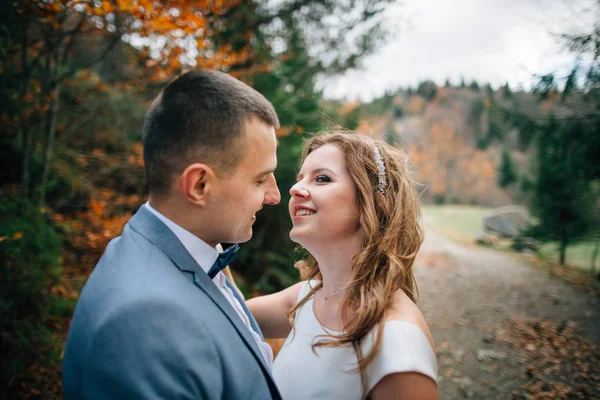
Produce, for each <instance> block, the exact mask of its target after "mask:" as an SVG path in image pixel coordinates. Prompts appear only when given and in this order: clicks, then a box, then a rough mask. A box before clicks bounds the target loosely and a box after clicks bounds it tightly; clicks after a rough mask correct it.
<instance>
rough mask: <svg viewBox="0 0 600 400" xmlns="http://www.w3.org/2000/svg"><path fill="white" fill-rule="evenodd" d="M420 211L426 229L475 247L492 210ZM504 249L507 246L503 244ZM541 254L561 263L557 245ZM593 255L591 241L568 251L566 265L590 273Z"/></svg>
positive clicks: (462, 207)
mask: <svg viewBox="0 0 600 400" xmlns="http://www.w3.org/2000/svg"><path fill="white" fill-rule="evenodd" d="M421 210H422V212H423V221H424V224H425V228H426V229H431V230H433V231H435V232H438V233H441V234H442V235H444V236H446V237H449V238H451V239H453V240H456V241H458V242H461V243H467V244H472V243H474V241H475V237H476V235H477V233H478V232H481V231H483V218H484V217H485V216H486V214H487V213H488V212H489V211H490V210H492V209H491V208H487V207H478V206H467V205H443V206H434V205H424V206H422V208H421ZM501 247H502V248H504V247H506V246H505V245H504V243H501ZM539 251H540V254H541V255H542V257H543V258H544V259H546V260H550V261H551V262H553V263H556V262H558V245H557V243H546V244H542V245H541V246H540V248H539ZM593 251H594V243H593V242H591V241H590V242H582V243H579V244H576V245H573V246H570V247H569V248H568V249H567V264H568V265H572V266H575V267H577V268H579V269H581V270H586V271H589V270H590V265H591V259H592V252H593ZM598 264H600V260H598ZM597 267H600V265H598V266H597Z"/></svg>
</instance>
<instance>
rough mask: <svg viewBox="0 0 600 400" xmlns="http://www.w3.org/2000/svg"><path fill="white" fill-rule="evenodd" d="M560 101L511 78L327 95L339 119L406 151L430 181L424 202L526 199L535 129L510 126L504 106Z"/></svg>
mask: <svg viewBox="0 0 600 400" xmlns="http://www.w3.org/2000/svg"><path fill="white" fill-rule="evenodd" d="M557 104H558V102H557V101H555V100H553V99H546V100H545V101H543V102H540V101H539V100H538V98H537V96H536V95H535V94H533V93H531V92H524V91H512V90H511V89H510V87H508V85H506V86H503V87H501V88H498V89H492V88H491V87H490V86H489V85H485V86H481V87H480V86H479V85H478V84H477V83H476V82H474V83H472V84H471V85H469V86H466V85H465V86H463V87H452V86H449V85H446V86H436V85H435V84H434V83H433V82H431V81H425V82H422V83H421V84H419V85H418V87H417V88H416V89H399V90H397V91H396V92H394V93H387V94H385V95H384V96H382V97H380V98H377V99H375V100H373V101H372V102H370V103H365V104H360V103H352V104H342V103H340V102H335V101H330V102H326V103H324V104H323V108H324V109H325V110H326V111H327V112H328V113H329V114H331V115H334V116H335V117H334V118H336V117H337V122H339V123H340V124H341V125H345V126H346V127H348V128H350V129H354V130H358V131H360V132H363V133H370V134H372V135H374V136H376V137H379V138H381V139H384V140H386V141H388V142H389V143H393V144H396V145H398V146H402V147H403V148H404V149H405V150H406V151H408V152H409V153H410V154H411V161H412V163H413V166H414V168H415V175H416V178H417V180H418V181H419V182H421V183H423V184H424V185H425V186H426V189H425V191H424V193H423V200H424V201H425V202H431V203H462V204H479V205H486V206H501V205H506V204H513V203H521V204H523V203H526V202H527V200H528V197H529V195H528V191H527V189H528V186H529V182H530V178H529V176H530V171H531V168H532V165H531V162H532V155H533V146H530V145H529V144H530V141H531V137H532V132H529V131H528V130H527V129H522V130H521V131H519V130H517V129H515V128H513V127H512V126H511V124H510V122H508V121H507V118H506V114H507V111H508V112H509V113H510V112H512V111H517V112H519V113H523V114H525V115H527V116H529V117H533V118H539V117H541V116H542V115H544V114H545V113H547V112H548V111H550V110H554V111H556V109H557V107H558V106H557ZM507 164H509V165H507ZM511 172H512V173H511ZM501 183H502V185H504V186H503V187H502V186H501Z"/></svg>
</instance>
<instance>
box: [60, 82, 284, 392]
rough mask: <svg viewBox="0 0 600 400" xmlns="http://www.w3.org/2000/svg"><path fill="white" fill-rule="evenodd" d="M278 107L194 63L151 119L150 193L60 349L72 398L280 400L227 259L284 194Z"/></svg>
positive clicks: (107, 256)
mask: <svg viewBox="0 0 600 400" xmlns="http://www.w3.org/2000/svg"><path fill="white" fill-rule="evenodd" d="M278 127H279V121H278V118H277V114H276V113H275V110H274V109H273V106H272V105H271V103H269V102H268V101H267V100H266V99H265V98H264V97H263V96H262V95H261V94H259V93H258V92H256V91H255V90H253V89H252V88H250V87H249V86H247V85H245V84H243V83H242V82H240V81H238V80H236V79H234V78H232V77H230V76H229V75H226V74H224V73H220V72H215V71H203V70H197V71H192V72H188V73H186V74H184V75H182V76H180V77H179V78H177V79H176V80H175V81H173V82H172V83H171V84H169V85H168V86H167V87H166V88H165V89H164V90H163V91H162V93H161V94H160V95H159V96H158V97H157V98H156V99H155V100H154V102H153V104H152V106H151V107H150V110H149V111H148V114H147V115H146V120H145V123H144V131H143V144H144V162H145V164H146V174H147V178H148V185H149V190H150V197H149V201H148V203H146V204H145V205H143V206H142V207H140V209H139V210H138V211H137V213H136V214H135V215H134V216H133V217H132V218H131V220H130V221H129V222H128V223H127V224H126V225H125V227H124V229H123V233H122V235H121V236H120V237H118V238H116V239H114V240H112V241H111V242H110V244H109V245H108V247H107V248H106V252H105V253H104V255H103V256H102V258H101V260H100V262H99V263H98V265H97V266H96V268H95V270H94V272H93V273H92V275H91V276H90V278H89V280H88V282H87V284H86V286H85V288H84V289H83V291H82V293H81V297H80V298H79V301H78V304H77V308H76V309H75V313H74V315H73V320H72V323H71V328H70V330H69V336H68V338H67V343H66V347H65V353H64V359H63V387H64V397H65V399H67V400H72V399H171V398H173V399H174V398H177V399H280V395H279V392H278V391H277V388H276V387H275V384H274V382H273V378H272V376H271V373H270V364H271V363H272V361H273V353H272V351H271V348H270V347H269V345H268V344H267V343H265V342H264V339H263V337H262V334H261V332H260V329H259V328H258V326H257V324H256V321H255V320H254V318H253V317H252V315H251V314H250V313H249V311H248V309H247V308H246V306H245V304H244V301H243V300H242V299H241V298H240V297H239V295H238V293H237V292H236V291H235V289H233V287H232V285H231V283H230V282H229V281H228V280H227V278H226V277H225V275H224V273H223V272H220V270H221V268H222V267H224V266H225V265H227V263H228V262H229V261H230V260H231V257H232V255H233V253H234V252H235V251H236V250H237V248H236V247H235V246H234V247H231V248H229V249H227V251H226V252H225V253H223V254H221V255H220V254H219V251H218V249H219V248H220V245H219V244H220V243H240V242H246V241H248V240H249V239H250V238H251V237H252V224H253V223H254V221H255V220H256V212H257V211H259V210H260V209H261V208H262V207H263V206H264V205H265V204H270V205H274V204H277V203H279V200H280V194H279V190H278V189H277V185H276V182H275V177H274V175H273V171H274V170H275V167H276V165H277V158H276V147H277V141H276V138H275V128H278Z"/></svg>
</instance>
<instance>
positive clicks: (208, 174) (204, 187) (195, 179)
mask: <svg viewBox="0 0 600 400" xmlns="http://www.w3.org/2000/svg"><path fill="white" fill-rule="evenodd" d="M215 178H216V177H215V174H214V172H213V170H212V168H210V167H209V166H208V165H206V164H201V163H196V164H192V165H189V166H188V167H187V168H186V169H185V170H184V171H183V173H182V174H181V188H182V189H183V194H184V195H185V198H186V199H187V201H189V202H190V203H192V204H196V205H198V206H205V205H206V203H207V201H208V195H209V192H210V190H211V185H212V184H213V183H214V180H215Z"/></svg>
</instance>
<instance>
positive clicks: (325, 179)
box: [315, 175, 331, 183]
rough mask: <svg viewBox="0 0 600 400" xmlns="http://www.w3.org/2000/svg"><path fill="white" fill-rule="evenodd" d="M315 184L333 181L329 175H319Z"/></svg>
mask: <svg viewBox="0 0 600 400" xmlns="http://www.w3.org/2000/svg"><path fill="white" fill-rule="evenodd" d="M315 182H319V183H323V182H331V179H329V177H328V176H327V175H319V176H317V177H316V178H315Z"/></svg>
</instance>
